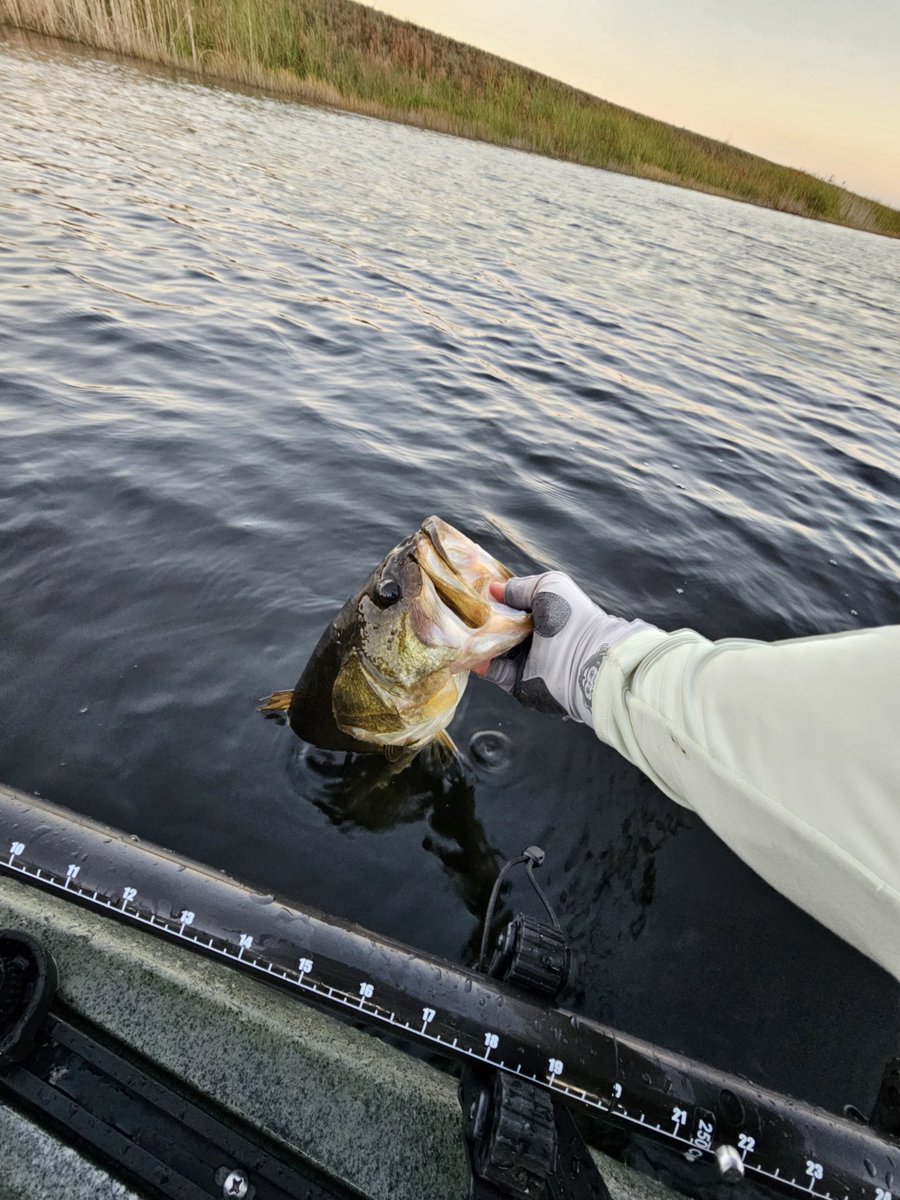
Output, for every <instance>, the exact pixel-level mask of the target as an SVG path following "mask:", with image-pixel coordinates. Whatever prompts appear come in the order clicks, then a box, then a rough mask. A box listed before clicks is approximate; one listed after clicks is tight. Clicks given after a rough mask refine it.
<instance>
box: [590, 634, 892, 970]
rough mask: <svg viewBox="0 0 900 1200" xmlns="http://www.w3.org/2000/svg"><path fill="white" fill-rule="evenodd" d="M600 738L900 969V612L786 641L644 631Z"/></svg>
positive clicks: (635, 639)
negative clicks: (876, 622) (897, 618)
mask: <svg viewBox="0 0 900 1200" xmlns="http://www.w3.org/2000/svg"><path fill="white" fill-rule="evenodd" d="M593 716H594V727H595V729H596V731H597V735H598V736H599V737H600V738H601V739H602V740H603V741H604V742H607V743H609V745H611V746H614V747H615V749H616V750H618V751H620V753H622V754H624V755H625V757H626V758H627V759H629V760H630V761H631V762H633V763H634V764H635V765H636V766H638V767H640V769H641V770H642V771H643V772H644V773H645V774H646V775H648V776H649V777H650V778H651V779H652V780H653V782H654V783H655V784H657V786H658V787H660V788H661V789H662V790H663V791H664V792H665V793H666V794H667V795H668V796H670V797H671V798H672V799H673V800H676V801H677V802H678V803H679V804H683V805H685V807H687V808H690V809H693V810H694V812H696V813H697V814H698V815H699V816H700V817H702V818H703V820H704V821H705V822H706V824H707V825H708V826H709V827H710V828H711V829H712V830H713V831H714V832H715V833H717V834H718V835H719V837H720V838H722V840H723V841H724V842H726V843H727V844H728V845H729V846H730V847H731V848H732V850H734V851H735V853H736V854H738V855H739V856H740V857H741V858H742V859H743V860H744V862H746V863H748V864H749V865H750V866H751V867H752V868H753V869H754V870H755V871H756V872H758V874H760V875H761V876H762V877H763V879H765V880H767V881H768V882H769V883H770V884H772V886H773V887H775V888H777V889H778V891H779V892H782V893H783V894H784V895H785V896H787V897H789V899H791V900H793V901H794V903H795V904H798V905H799V906H800V907H801V908H803V909H805V910H806V911H807V912H808V913H810V914H812V916H814V917H816V918H817V920H819V921H821V923H822V924H823V925H827V926H828V928H829V929H832V930H834V932H835V933H837V934H839V935H840V937H842V938H845V939H846V940H847V941H848V942H850V943H851V944H852V945H854V946H856V947H857V948H858V949H859V950H861V951H862V952H863V953H864V954H867V955H869V956H870V957H871V958H873V959H875V961H876V962H878V963H880V964H881V965H882V966H883V967H885V968H886V969H887V970H888V971H889V972H890V973H891V974H892V975H894V976H895V977H897V978H898V979H900V625H898V626H889V627H885V628H881V629H864V630H860V631H855V632H852V633H840V634H832V635H829V636H825V637H813V638H800V639H796V640H793V641H785V642H773V643H768V642H754V641H742V640H737V639H728V640H726V641H720V642H710V641H708V640H707V639H706V638H704V637H701V636H700V634H698V633H694V632H693V631H691V630H680V631H678V632H676V633H663V632H662V631H661V630H656V629H653V630H646V631H643V632H641V633H637V634H634V635H633V636H631V637H629V638H626V639H625V640H624V641H623V642H621V643H620V644H619V645H618V646H615V647H614V648H613V649H612V650H611V651H610V652H609V654H608V656H607V658H606V660H605V661H604V663H603V667H602V669H601V670H600V672H599V674H598V677H597V682H596V685H595V688H594V697H593Z"/></svg>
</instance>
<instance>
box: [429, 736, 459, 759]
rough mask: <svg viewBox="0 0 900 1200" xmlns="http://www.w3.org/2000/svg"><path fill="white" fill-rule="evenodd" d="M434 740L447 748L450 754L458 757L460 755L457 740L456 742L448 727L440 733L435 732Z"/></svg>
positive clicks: (443, 747) (444, 748)
mask: <svg viewBox="0 0 900 1200" xmlns="http://www.w3.org/2000/svg"><path fill="white" fill-rule="evenodd" d="M434 740H435V742H436V744H437V745H438V746H440V747H441V749H443V750H446V751H447V752H448V753H449V754H452V755H454V756H455V757H456V758H459V757H460V753H459V750H458V749H457V746H456V742H454V740H453V738H452V737H451V736H450V734H449V733H448V732H447V730H446V729H442V730H441V731H440V733H438V734H435V738H434Z"/></svg>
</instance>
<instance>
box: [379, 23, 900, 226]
mask: <svg viewBox="0 0 900 1200" xmlns="http://www.w3.org/2000/svg"><path fill="white" fill-rule="evenodd" d="M374 7H377V8H378V9H380V10H381V11H382V12H387V13H391V14H392V15H393V16H397V17H402V18H403V19H405V20H408V21H414V22H416V24H418V25H424V26H425V27H426V28H427V29H432V30H436V31H437V32H438V33H444V34H447V35H448V36H449V37H454V38H457V39H458V40H459V41H462V42H467V43H468V44H470V45H473V46H478V47H479V48H481V49H483V50H490V51H492V52H493V53H494V54H499V55H501V56H502V57H504V58H508V59H511V60H512V61H513V62H517V63H521V64H523V65H524V66H528V67H533V68H534V69H535V70H538V71H542V72H543V73H544V74H545V75H551V76H553V77H554V78H556V79H563V80H565V81H566V82H567V83H571V84H574V85H575V86H576V87H580V88H583V89H584V90H585V91H588V92H592V93H593V94H594V95H596V96H602V97H603V98H604V99H605V100H612V101H614V102H615V103H617V104H623V105H625V107H627V108H633V109H636V110H637V111H638V112H642V113H647V114H648V115H650V116H653V117H659V118H660V119H661V120H664V121H669V122H671V123H672V124H673V125H683V126H685V127H687V128H688V129H692V130H695V131H696V132H697V133H704V134H707V135H708V136H710V137H715V138H719V139H721V140H722V141H731V142H733V143H734V144H735V145H736V146H740V147H741V148H742V149H745V150H750V151H752V152H753V153H755V154H761V155H762V156H763V157H764V158H769V159H772V160H774V161H775V162H780V163H784V164H786V165H788V166H792V167H800V168H802V169H803V170H806V171H812V172H814V173H815V174H817V175H821V176H823V177H824V178H826V179H830V178H831V177H832V176H833V177H834V181H835V182H836V183H839V184H845V185H846V186H847V187H849V188H850V189H851V190H852V191H856V192H861V193H862V194H863V195H866V196H871V197H873V198H874V199H876V200H881V201H883V202H884V203H887V204H892V205H897V206H900V0H378V2H377V3H376V4H375V5H374Z"/></svg>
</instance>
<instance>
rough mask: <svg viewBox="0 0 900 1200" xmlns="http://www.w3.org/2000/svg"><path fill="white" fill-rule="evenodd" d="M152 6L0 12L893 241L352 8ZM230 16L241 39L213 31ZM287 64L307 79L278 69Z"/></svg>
mask: <svg viewBox="0 0 900 1200" xmlns="http://www.w3.org/2000/svg"><path fill="white" fill-rule="evenodd" d="M153 3H154V0H124V3H123V4H121V5H118V6H117V7H116V14H117V15H116V18H112V17H110V16H109V10H108V9H107V7H106V6H105V5H104V3H103V0H0V30H6V31H8V32H9V33H10V34H12V35H14V36H18V37H20V38H22V39H23V40H25V41H27V40H28V39H29V38H38V39H42V38H50V39H53V40H54V41H57V42H63V43H65V44H67V45H70V46H73V47H76V48H79V49H82V50H87V51H101V52H106V53H110V54H112V55H115V56H118V57H120V58H122V59H124V60H130V61H132V62H137V63H142V64H145V65H149V66H157V67H161V68H163V69H166V70H174V71H180V72H184V73H185V74H186V75H187V76H189V77H190V78H192V79H195V80H196V81H197V82H199V83H203V82H206V83H213V84H216V85H219V86H224V87H229V86H230V87H237V88H241V87H248V88H253V89H257V90H259V91H262V92H265V93H266V94H268V95H272V96H274V97H278V98H283V99H290V100H295V101H299V102H301V103H306V104H313V105H319V106H322V107H326V108H331V109H336V110H340V111H345V112H350V113H356V114H358V115H361V116H367V117H373V118H375V119H379V120H386V121H391V122H394V123H397V124H403V125H407V126H411V127H414V128H420V129H425V130H428V131H430V132H432V133H443V134H449V135H451V136H454V137H462V138H466V139H469V140H475V141H481V142H485V143H487V144H490V145H497V146H502V147H504V148H507V149H512V150H523V151H525V152H527V153H534V154H538V155H541V156H542V157H548V158H555V159H557V160H560V161H564V162H573V163H577V164H579V165H582V166H586V167H595V168H600V169H602V170H607V171H611V172H614V173H616V174H622V175H631V176H633V177H636V178H642V179H648V180H651V181H653V182H656V183H666V184H670V185H672V186H675V187H680V188H685V189H687V190H691V191H698V192H705V193H706V194H708V195H714V196H719V197H721V198H723V199H729V200H736V201H739V202H743V203H749V204H753V205H754V206H756V207H761V208H768V209H771V210H773V211H777V212H787V213H789V214H791V215H795V216H801V217H809V218H811V219H813V220H819V221H824V222H826V223H829V224H834V225H841V226H844V227H845V228H851V229H857V230H860V231H862V232H867V233H877V234H881V235H883V236H887V237H894V238H900V210H897V209H893V208H890V207H888V206H887V205H883V204H881V203H879V202H878V201H875V200H870V199H867V198H866V197H862V196H859V195H857V194H856V193H853V192H850V191H848V190H847V189H846V188H842V187H840V186H838V185H837V184H833V183H830V182H827V181H825V180H822V179H819V178H818V177H817V176H814V175H809V174H807V173H805V172H802V171H798V170H796V169H794V168H790V167H784V166H781V165H779V164H777V163H773V162H770V161H769V160H767V159H763V158H760V157H759V156H756V155H752V154H749V153H748V152H746V151H743V150H739V149H737V148H735V147H733V146H731V145H728V144H726V143H722V142H716V141H714V140H713V139H710V138H705V137H703V136H701V135H699V134H695V133H691V132H690V131H688V130H685V129H679V128H677V127H675V126H671V125H667V124H665V123H664V122H661V121H658V120H656V119H654V118H650V117H644V116H641V115H640V114H638V113H635V112H632V111H631V110H629V109H624V108H620V107H618V106H616V105H613V104H610V103H608V102H606V101H603V100H600V99H598V98H597V97H593V96H589V95H588V94H587V93H584V92H579V91H578V90H577V89H575V88H572V87H570V86H569V85H567V84H563V83H560V82H558V81H556V80H552V79H550V78H548V77H547V76H543V75H539V74H537V73H536V72H533V71H529V70H528V69H526V68H523V67H517V66H515V65H514V64H512V63H508V62H506V61H505V60H503V59H499V58H496V57H494V56H492V55H489V54H487V53H485V52H483V51H477V50H474V49H472V48H470V47H466V46H463V45H462V44H461V43H458V42H453V41H452V40H451V39H448V38H444V37H441V36H440V35H437V34H430V33H428V32H427V31H425V30H422V29H420V28H419V27H417V26H414V25H411V24H410V23H408V22H403V21H398V20H396V19H395V18H393V17H387V16H385V15H384V14H380V13H377V12H376V11H375V10H373V9H369V8H365V7H364V6H362V5H359V4H356V3H353V0H297V3H296V4H295V5H294V7H293V8H291V9H290V10H288V9H287V8H286V7H285V5H286V4H287V0H234V3H232V5H231V8H230V9H228V10H227V11H226V10H225V9H224V8H223V0H156V4H157V7H155V8H154V7H153ZM235 9H239V10H240V18H234V19H235V20H236V21H239V24H240V29H236V28H232V27H230V26H229V24H228V21H227V20H223V19H222V18H223V16H227V15H228V14H229V13H231V14H233V13H234V11H235ZM123 12H124V14H125V17H124V18H123V15H122V14H123ZM286 13H287V14H288V15H287V16H286V15H285V14H286ZM176 18H177V20H176ZM254 18H256V21H255V22H254ZM284 21H287V25H285V24H284V23H283V22H284ZM154 22H155V23H154ZM379 37H380V38H381V40H380V41H379V40H378V38H379ZM388 51H390V53H388ZM291 56H293V58H294V63H293V65H294V66H295V67H299V68H302V69H303V70H304V71H305V73H304V74H301V73H300V72H299V70H297V69H290V67H289V66H286V65H283V64H284V63H285V62H290V60H291ZM278 64H282V65H278ZM354 81H355V84H356V86H355V89H351V88H350V87H349V86H348V84H350V83H353V82H354ZM341 85H343V86H341Z"/></svg>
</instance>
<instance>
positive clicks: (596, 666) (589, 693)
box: [578, 646, 609, 713]
mask: <svg viewBox="0 0 900 1200" xmlns="http://www.w3.org/2000/svg"><path fill="white" fill-rule="evenodd" d="M608 650H609V646H601V647H600V649H599V650H598V651H597V652H596V654H592V655H591V657H590V658H589V659H588V660H587V662H586V663H585V664H584V666H583V667H582V668H581V670H580V671H579V672H578V688H579V690H580V692H581V698H582V700H583V701H584V704H585V707H586V708H587V710H588V713H590V712H591V709H592V707H593V699H594V687H595V685H596V683H597V676H598V675H599V673H600V667H601V666H602V664H603V660H604V658H606V653H607V651H608Z"/></svg>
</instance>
